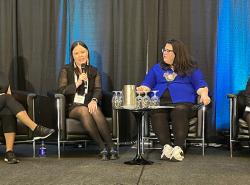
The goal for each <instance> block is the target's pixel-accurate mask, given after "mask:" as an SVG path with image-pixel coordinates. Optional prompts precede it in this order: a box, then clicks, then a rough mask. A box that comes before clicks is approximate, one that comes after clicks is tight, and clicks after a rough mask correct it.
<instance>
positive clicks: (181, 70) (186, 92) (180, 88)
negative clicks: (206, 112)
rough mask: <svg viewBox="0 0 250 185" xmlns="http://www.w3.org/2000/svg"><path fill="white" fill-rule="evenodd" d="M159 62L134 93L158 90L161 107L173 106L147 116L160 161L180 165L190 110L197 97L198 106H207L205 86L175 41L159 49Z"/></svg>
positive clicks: (200, 76) (188, 58) (194, 65)
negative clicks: (172, 161) (157, 140)
mask: <svg viewBox="0 0 250 185" xmlns="http://www.w3.org/2000/svg"><path fill="white" fill-rule="evenodd" d="M162 53H163V61H162V62H161V63H158V64H155V65H154V66H153V67H152V69H151V70H150V71H149V72H148V74H147V75H146V77H145V79H144V80H143V82H142V83H141V86H139V87H137V90H138V91H144V92H145V91H146V92H149V91H151V90H158V94H157V95H158V96H159V97H160V102H161V105H166V104H169V103H174V104H175V105H176V107H175V108H174V109H171V110H168V111H166V110H157V111H152V112H151V121H152V127H153V130H154V132H155V133H156V135H157V136H158V138H159V140H160V143H161V144H162V145H163V146H164V148H163V150H162V155H161V158H162V159H170V160H174V161H182V160H183V159H184V154H183V146H184V142H185V139H186V137H187V133H188V120H189V118H191V117H193V116H194V114H195V113H194V111H193V110H192V106H193V104H194V103H196V99H197V96H198V95H199V96H200V102H201V103H203V104H205V105H207V104H209V103H210V98H209V96H208V87H207V83H206V82H205V81H204V79H203V75H202V73H201V71H200V70H199V69H197V67H196V64H195V62H194V61H193V60H192V59H191V56H190V54H189V53H188V51H187V49H186V47H185V45H184V44H183V43H182V42H181V41H179V40H175V39H172V40H169V41H167V42H166V45H165V47H164V48H163V49H162ZM169 118H170V119H171V121H172V131H173V134H174V143H173V144H172V143H171V139H170V136H171V135H170V131H169V124H168V120H169Z"/></svg>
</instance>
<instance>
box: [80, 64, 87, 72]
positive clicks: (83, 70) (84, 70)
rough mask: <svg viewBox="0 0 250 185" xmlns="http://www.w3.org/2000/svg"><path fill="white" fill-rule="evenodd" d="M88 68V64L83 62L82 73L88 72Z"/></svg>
mask: <svg viewBox="0 0 250 185" xmlns="http://www.w3.org/2000/svg"><path fill="white" fill-rule="evenodd" d="M86 68H87V65H86V64H81V69H82V73H86V72H87V70H86Z"/></svg>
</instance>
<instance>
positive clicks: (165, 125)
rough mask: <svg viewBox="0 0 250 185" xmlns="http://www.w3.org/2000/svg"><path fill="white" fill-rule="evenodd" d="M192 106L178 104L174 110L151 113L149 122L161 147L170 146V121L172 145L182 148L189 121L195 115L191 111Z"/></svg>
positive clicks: (189, 104)
mask: <svg viewBox="0 0 250 185" xmlns="http://www.w3.org/2000/svg"><path fill="white" fill-rule="evenodd" d="M192 106H193V104H191V103H186V104H179V105H177V106H176V107H175V108H174V109H168V110H164V109H163V110H155V111H152V112H151V114H150V116H151V122H152V128H153V131H154V132H155V134H156V135H157V136H158V138H159V141H160V143H161V145H163V146H164V145H165V144H169V145H172V144H171V134H170V128H169V120H171V125H172V132H173V135H174V145H175V146H180V147H183V146H184V143H185V139H186V137H187V134H188V129H189V127H188V123H189V119H190V118H191V117H193V116H194V115H195V113H194V111H193V110H192Z"/></svg>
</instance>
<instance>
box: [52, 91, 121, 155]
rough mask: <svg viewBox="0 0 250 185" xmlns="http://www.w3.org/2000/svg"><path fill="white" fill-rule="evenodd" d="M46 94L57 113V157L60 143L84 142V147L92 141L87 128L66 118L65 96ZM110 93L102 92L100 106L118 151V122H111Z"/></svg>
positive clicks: (76, 121)
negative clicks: (53, 102)
mask: <svg viewBox="0 0 250 185" xmlns="http://www.w3.org/2000/svg"><path fill="white" fill-rule="evenodd" d="M48 96H49V97H50V98H52V99H53V100H54V101H55V109H56V115H57V150H58V158H60V157H61V144H63V145H64V143H70V142H71V143H77V142H84V143H85V147H86V143H87V141H93V140H92V138H91V137H90V136H89V135H88V132H87V130H86V129H85V128H84V127H83V125H82V123H81V122H80V121H78V120H76V119H72V118H68V117H67V116H66V109H65V96H64V95H63V94H57V93H48ZM111 100H112V93H108V92H103V97H102V102H101V108H102V112H103V113H104V115H105V117H106V120H107V122H108V124H109V126H110V128H111V134H112V138H113V140H114V141H115V144H116V145H117V151H118V152H119V129H118V128H119V126H118V125H117V124H118V122H113V119H112V117H113V111H112V102H111Z"/></svg>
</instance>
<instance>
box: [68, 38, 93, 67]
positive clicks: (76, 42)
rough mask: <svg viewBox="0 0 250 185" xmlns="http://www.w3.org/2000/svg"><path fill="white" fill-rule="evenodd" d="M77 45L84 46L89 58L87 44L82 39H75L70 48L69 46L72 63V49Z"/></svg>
mask: <svg viewBox="0 0 250 185" xmlns="http://www.w3.org/2000/svg"><path fill="white" fill-rule="evenodd" d="M78 45H80V46H82V47H84V48H85V49H86V50H87V51H88V59H89V58H90V57H89V48H88V46H87V45H86V44H85V43H84V42H82V41H75V42H73V44H72V45H71V48H70V62H71V63H74V57H73V50H74V48H75V47H76V46H78ZM89 62H90V61H89Z"/></svg>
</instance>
